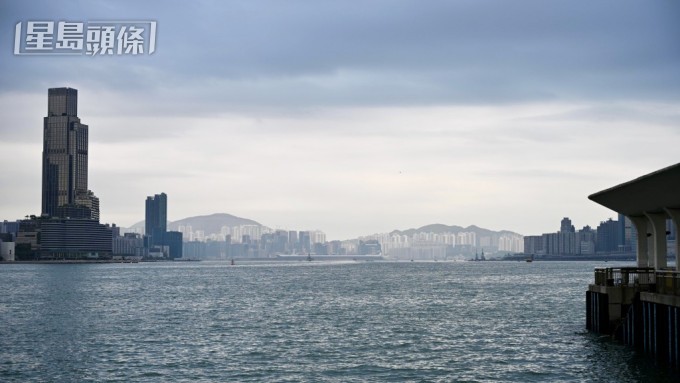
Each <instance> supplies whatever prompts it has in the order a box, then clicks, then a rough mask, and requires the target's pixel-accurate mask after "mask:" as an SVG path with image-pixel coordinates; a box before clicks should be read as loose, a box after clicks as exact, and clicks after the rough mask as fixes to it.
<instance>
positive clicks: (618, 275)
mask: <svg viewBox="0 0 680 383" xmlns="http://www.w3.org/2000/svg"><path fill="white" fill-rule="evenodd" d="M595 284H596V285H598V286H619V287H639V288H640V291H653V292H656V293H657V294H665V295H676V296H680V272H678V271H670V270H654V269H653V268H651V267H607V268H604V267H602V268H596V269H595Z"/></svg>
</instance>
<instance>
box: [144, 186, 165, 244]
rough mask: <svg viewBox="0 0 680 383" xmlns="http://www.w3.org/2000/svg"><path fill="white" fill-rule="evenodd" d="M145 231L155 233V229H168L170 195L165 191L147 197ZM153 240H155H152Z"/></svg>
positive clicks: (163, 230) (148, 233)
mask: <svg viewBox="0 0 680 383" xmlns="http://www.w3.org/2000/svg"><path fill="white" fill-rule="evenodd" d="M145 207H146V208H145V216H144V217H145V221H144V233H145V234H146V235H147V236H151V235H152V234H153V231H154V229H158V230H160V231H162V232H166V231H168V196H167V194H165V193H161V194H156V195H154V196H153V197H151V196H149V197H146V206H145ZM152 242H153V241H152Z"/></svg>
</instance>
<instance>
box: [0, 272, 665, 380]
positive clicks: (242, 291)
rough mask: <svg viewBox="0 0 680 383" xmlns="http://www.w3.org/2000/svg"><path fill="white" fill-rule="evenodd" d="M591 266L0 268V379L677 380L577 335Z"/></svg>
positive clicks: (629, 353) (647, 361)
mask: <svg viewBox="0 0 680 383" xmlns="http://www.w3.org/2000/svg"><path fill="white" fill-rule="evenodd" d="M596 265H597V264H595V263H588V262H565V263H562V262H534V263H533V264H526V263H524V262H477V263H474V262H459V263H442V262H436V263H410V262H408V263H320V262H311V263H307V262H296V263H251V264H241V265H236V266H229V265H228V264H226V263H208V262H200V263H179V264H178V263H156V264H154V263H146V264H136V265H126V264H107V265H0V289H2V291H3V294H2V295H1V296H0V317H2V318H3V319H2V325H0V380H2V381H10V382H24V381H62V382H64V381H79V382H80V381H206V382H207V381H241V382H283V381H327V382H347V381H395V382H397V381H399V382H401V381H442V382H444V381H515V382H526V381H617V382H633V381H641V380H645V381H664V380H665V381H677V380H675V379H678V377H677V376H673V375H672V374H671V373H669V372H668V371H666V370H665V369H664V368H663V367H660V366H656V365H655V364H654V362H652V361H650V359H648V358H646V357H642V356H639V355H637V354H636V353H634V352H633V351H631V350H629V349H626V348H624V347H623V346H620V345H618V344H615V343H612V342H610V341H608V340H606V339H601V338H598V337H597V336H594V335H592V334H588V333H585V332H584V311H585V309H584V291H585V288H586V286H587V284H588V283H589V282H590V281H591V279H592V271H593V267H594V266H596Z"/></svg>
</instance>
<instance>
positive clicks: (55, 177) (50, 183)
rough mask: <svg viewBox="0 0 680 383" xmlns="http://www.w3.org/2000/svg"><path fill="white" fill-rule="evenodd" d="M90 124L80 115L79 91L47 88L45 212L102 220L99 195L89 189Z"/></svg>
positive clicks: (43, 205)
mask: <svg viewBox="0 0 680 383" xmlns="http://www.w3.org/2000/svg"><path fill="white" fill-rule="evenodd" d="M87 158H88V126H87V125H85V124H82V123H81V122H80V118H78V91H77V90H76V89H73V88H51V89H48V91H47V117H45V119H44V125H43V182H42V214H43V215H49V216H52V217H71V218H90V219H95V220H99V199H98V198H97V197H96V196H95V195H94V193H92V192H91V191H89V190H88V189H87Z"/></svg>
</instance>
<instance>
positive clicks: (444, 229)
mask: <svg viewBox="0 0 680 383" xmlns="http://www.w3.org/2000/svg"><path fill="white" fill-rule="evenodd" d="M461 231H462V232H474V233H476V234H477V236H478V237H484V236H490V235H492V234H517V235H521V234H518V233H515V232H512V231H508V230H501V231H493V230H489V229H484V228H481V227H478V226H475V225H471V226H468V227H461V226H455V225H452V226H447V225H443V224H440V223H435V224H432V225H426V226H423V227H421V228H418V229H408V230H394V231H393V232H391V233H390V234H399V235H408V236H412V235H413V234H416V233H435V234H442V233H456V234H458V233H459V232H461Z"/></svg>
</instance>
